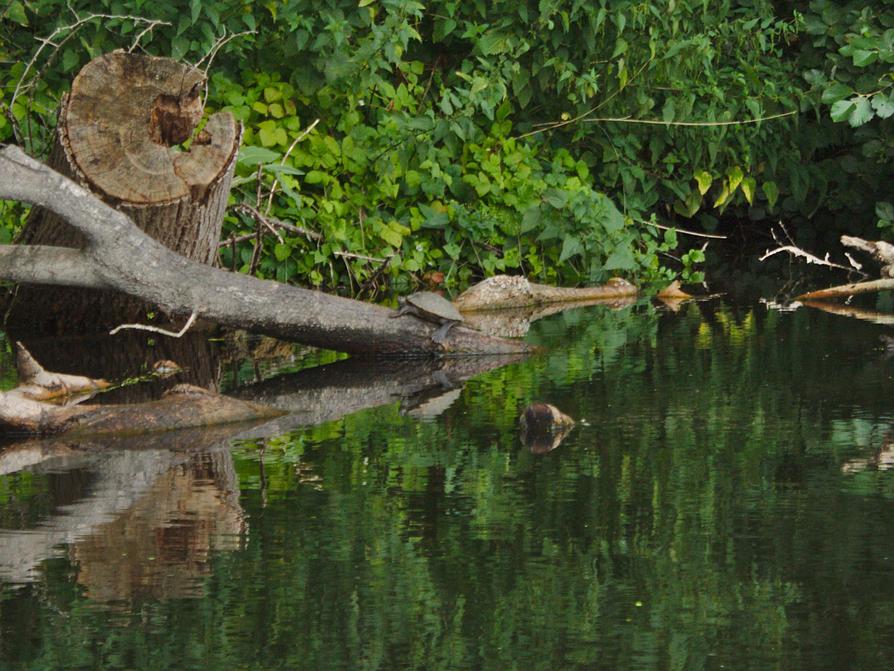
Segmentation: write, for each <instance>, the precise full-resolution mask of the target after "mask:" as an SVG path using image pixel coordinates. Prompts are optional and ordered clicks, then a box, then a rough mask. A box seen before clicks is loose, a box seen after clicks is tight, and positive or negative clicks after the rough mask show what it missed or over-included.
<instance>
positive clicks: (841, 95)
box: [822, 83, 854, 105]
mask: <svg viewBox="0 0 894 671" xmlns="http://www.w3.org/2000/svg"><path fill="white" fill-rule="evenodd" d="M853 94H854V90H853V89H852V88H851V87H850V86H847V85H846V84H840V83H836V84H833V85H832V86H830V87H829V88H827V89H826V90H825V91H823V96H822V101H823V103H825V104H826V105H833V104H835V103H837V102H838V101H839V100H844V99H845V98H847V97H849V96H851V95H853Z"/></svg>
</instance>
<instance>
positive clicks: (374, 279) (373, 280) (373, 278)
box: [357, 255, 393, 299]
mask: <svg viewBox="0 0 894 671" xmlns="http://www.w3.org/2000/svg"><path fill="white" fill-rule="evenodd" d="M392 258H393V255H392V256H389V257H388V258H387V259H385V260H384V261H382V263H381V264H379V267H378V268H376V271H375V272H374V273H373V274H372V275H370V276H369V279H367V280H366V282H364V283H363V285H362V286H361V287H360V288H359V289H358V290H357V298H358V299H359V298H360V297H361V296H363V294H364V293H366V291H367V290H368V289H371V288H372V287H378V281H379V277H381V276H382V273H384V272H385V269H386V268H387V267H388V264H389V263H391V259H392Z"/></svg>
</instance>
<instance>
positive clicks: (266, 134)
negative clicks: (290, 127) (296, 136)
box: [258, 126, 285, 147]
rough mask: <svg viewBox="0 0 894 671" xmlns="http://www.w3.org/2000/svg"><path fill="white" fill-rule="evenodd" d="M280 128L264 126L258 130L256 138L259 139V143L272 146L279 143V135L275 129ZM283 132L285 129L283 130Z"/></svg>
mask: <svg viewBox="0 0 894 671" xmlns="http://www.w3.org/2000/svg"><path fill="white" fill-rule="evenodd" d="M279 130H282V128H270V127H269V126H266V127H264V128H261V129H260V130H258V138H260V140H261V144H262V145H264V146H265V147H274V146H276V145H277V144H279V137H278V134H277V132H276V131H279ZM283 134H285V131H283Z"/></svg>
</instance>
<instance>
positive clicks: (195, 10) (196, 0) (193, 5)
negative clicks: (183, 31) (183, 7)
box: [189, 0, 202, 23]
mask: <svg viewBox="0 0 894 671" xmlns="http://www.w3.org/2000/svg"><path fill="white" fill-rule="evenodd" d="M201 11H202V0H189V12H190V15H191V23H195V22H196V20H197V19H198V18H199V13H200V12H201Z"/></svg>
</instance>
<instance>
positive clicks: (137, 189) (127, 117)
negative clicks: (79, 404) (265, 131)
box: [8, 51, 241, 333]
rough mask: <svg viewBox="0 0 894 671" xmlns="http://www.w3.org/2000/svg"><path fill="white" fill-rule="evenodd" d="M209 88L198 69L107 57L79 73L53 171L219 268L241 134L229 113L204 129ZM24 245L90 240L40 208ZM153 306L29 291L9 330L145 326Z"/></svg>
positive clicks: (71, 292)
mask: <svg viewBox="0 0 894 671" xmlns="http://www.w3.org/2000/svg"><path fill="white" fill-rule="evenodd" d="M204 90H205V76H204V73H202V72H201V71H200V70H198V69H197V68H194V67H191V66H189V65H184V64H182V63H177V62H175V61H172V60H170V59H166V58H155V57H151V56H145V55H141V54H130V53H126V52H122V51H116V52H113V53H110V54H106V55H104V56H100V57H98V58H96V59H94V60H92V61H91V62H90V63H88V64H87V65H86V66H84V68H83V69H82V70H81V71H80V72H79V73H78V75H77V76H76V77H75V79H74V81H73V82H72V87H71V92H70V93H69V94H68V96H66V98H65V100H64V101H63V104H62V107H61V109H60V112H59V122H58V127H57V132H56V144H55V146H54V148H53V151H52V154H51V156H50V160H49V165H50V166H51V167H52V168H54V169H55V170H57V171H59V172H61V173H63V174H65V175H67V176H69V177H71V178H73V179H74V180H75V181H77V182H79V183H80V184H81V185H82V186H84V187H86V188H88V189H90V190H91V191H92V192H93V193H95V194H96V195H97V196H99V197H100V198H102V199H103V200H104V201H105V202H107V203H108V204H110V205H112V206H113V207H116V208H117V209H119V210H121V211H122V212H124V213H125V214H127V215H128V216H130V217H131V218H132V219H133V220H134V222H136V224H137V225H138V226H139V227H140V228H141V229H143V231H145V232H146V233H147V234H148V235H150V236H151V237H153V238H155V239H156V240H158V241H159V242H161V243H162V244H164V245H166V246H167V247H169V248H170V249H172V250H174V251H175V252H177V253H179V254H181V255H183V256H186V257H187V258H189V259H192V260H194V261H199V262H201V263H206V264H211V263H213V262H214V261H215V259H216V258H217V246H218V242H219V241H220V230H221V224H222V221H223V216H224V211H225V209H226V204H227V196H228V193H229V190H230V183H231V181H232V176H233V170H234V168H235V163H236V153H237V150H238V148H239V141H240V137H241V128H240V126H239V124H238V123H237V122H236V121H235V120H234V119H233V117H232V116H231V115H230V114H229V113H226V112H223V113H217V114H214V115H212V116H211V117H210V118H209V119H208V121H207V123H206V124H205V126H204V128H202V129H201V130H200V131H199V132H196V127H197V125H198V124H199V122H200V120H201V118H202V97H203V94H204ZM187 141H189V143H188V145H185V146H184V143H186V142H187ZM187 147H188V148H187ZM18 242H19V243H20V244H31V245H57V246H64V247H82V246H83V245H84V244H85V241H84V239H83V237H82V236H81V235H80V234H79V233H77V232H76V231H75V230H74V229H72V228H71V227H70V226H68V224H66V223H65V222H64V221H63V220H61V219H60V218H59V217H57V216H56V215H54V214H52V213H51V212H49V211H46V210H42V209H40V208H35V209H34V211H33V212H32V215H31V217H30V219H29V221H28V223H27V224H26V226H25V229H24V231H23V233H22V235H21V237H20V239H19V240H18ZM151 309H152V306H146V305H145V304H143V303H142V302H141V301H139V300H137V299H134V298H130V297H126V296H122V295H120V294H115V295H111V294H109V293H106V292H98V291H89V290H82V289H60V288H45V287H30V286H29V287H24V286H22V287H20V288H19V291H18V294H17V296H16V298H15V299H14V305H13V307H12V310H11V312H10V316H9V321H8V324H9V326H10V328H11V329H13V330H17V331H20V330H25V331H40V332H51V333H56V332H71V331H95V330H101V329H105V328H108V327H110V326H115V325H116V324H119V323H121V322H127V321H134V320H139V321H145V320H146V312H147V311H148V310H151Z"/></svg>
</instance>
